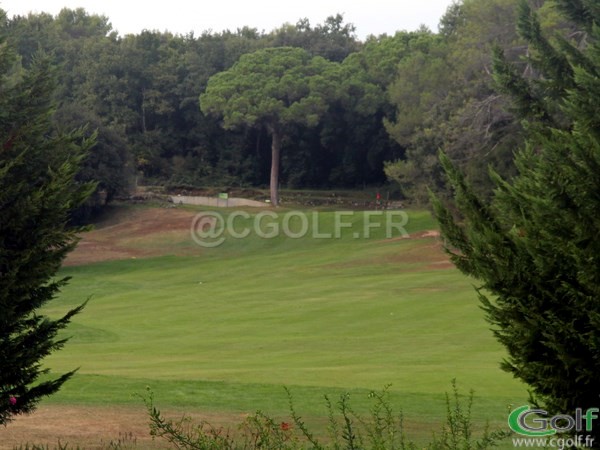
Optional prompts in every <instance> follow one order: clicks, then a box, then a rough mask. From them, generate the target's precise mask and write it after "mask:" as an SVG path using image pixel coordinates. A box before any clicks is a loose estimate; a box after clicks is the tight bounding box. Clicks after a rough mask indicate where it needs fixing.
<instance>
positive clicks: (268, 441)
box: [143, 381, 509, 450]
mask: <svg viewBox="0 0 600 450" xmlns="http://www.w3.org/2000/svg"><path fill="white" fill-rule="evenodd" d="M452 388H453V390H452V394H451V395H449V394H446V421H445V423H444V424H443V425H442V428H441V430H440V431H439V433H434V434H433V436H432V438H431V440H430V442H429V443H428V444H427V445H426V446H423V445H421V444H417V443H415V442H414V441H412V440H411V439H410V438H409V437H408V436H407V434H406V430H405V427H404V416H403V414H402V412H400V413H399V414H396V413H395V412H394V410H393V408H392V406H391V404H390V399H389V392H388V389H387V388H385V389H383V391H381V392H372V393H371V394H370V398H371V399H372V400H373V406H372V407H371V411H370V414H369V416H368V417H362V416H360V415H358V414H357V413H356V412H355V411H354V410H353V409H352V406H351V404H350V396H349V394H344V395H342V396H340V398H339V399H338V400H337V401H336V402H333V401H332V400H331V399H330V398H329V397H328V396H325V403H326V406H327V411H328V427H327V432H328V438H327V439H322V438H320V437H317V435H316V433H315V432H313V431H311V430H310V429H309V427H308V426H307V424H306V423H305V422H304V421H303V419H302V417H301V416H300V415H299V414H298V412H297V411H296V409H295V407H294V402H293V398H292V395H291V393H290V391H289V390H288V389H286V392H287V394H288V399H289V405H290V418H291V420H290V422H280V421H277V420H275V419H274V418H273V417H271V416H269V415H268V414H265V413H263V412H262V411H257V412H256V413H255V414H254V415H252V416H250V417H248V418H247V419H246V420H245V421H244V422H243V423H241V424H240V425H239V427H238V428H239V429H238V432H234V431H232V430H230V429H225V428H222V427H215V426H213V425H211V424H210V423H208V422H200V423H198V424H196V423H193V421H192V419H191V417H189V416H185V415H184V416H183V417H182V418H181V419H179V420H172V419H168V418H166V417H165V416H164V415H163V414H162V413H161V412H160V410H159V409H158V408H156V406H155V405H154V398H153V393H152V391H150V389H149V388H148V394H147V396H146V397H144V398H143V399H144V403H145V405H146V409H147V412H148V416H149V418H150V434H151V435H152V436H153V438H162V439H164V440H166V441H167V442H169V443H170V444H171V445H172V446H173V447H174V448H178V449H187V450H217V449H227V450H234V449H235V450H237V449H304V448H311V449H318V450H325V449H328V450H329V449H331V450H339V449H348V450H359V449H372V450H394V449H398V450H416V449H417V448H427V449H429V450H467V449H481V450H483V449H487V448H490V447H493V446H495V445H496V444H497V443H498V442H499V441H500V440H502V439H504V438H506V437H508V435H509V433H508V432H504V431H490V430H489V427H488V426H486V427H485V429H484V430H483V433H480V437H478V438H477V437H475V434H476V433H475V430H474V428H473V423H472V419H471V406H472V404H473V392H471V393H470V395H469V396H468V397H467V399H466V403H465V402H464V401H461V398H460V397H461V395H460V394H459V391H458V388H457V386H456V383H455V382H454V381H453V382H452Z"/></svg>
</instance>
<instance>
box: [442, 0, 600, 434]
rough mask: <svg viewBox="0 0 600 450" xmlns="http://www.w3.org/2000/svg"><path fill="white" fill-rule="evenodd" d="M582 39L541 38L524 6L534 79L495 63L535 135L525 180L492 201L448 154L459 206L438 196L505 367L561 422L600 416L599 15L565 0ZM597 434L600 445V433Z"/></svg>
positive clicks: (520, 159) (450, 245)
mask: <svg viewBox="0 0 600 450" xmlns="http://www.w3.org/2000/svg"><path fill="white" fill-rule="evenodd" d="M556 4H557V6H558V7H559V9H560V10H561V11H562V12H563V13H564V14H565V16H566V17H567V18H568V19H569V20H570V21H573V22H575V23H576V24H577V25H578V26H579V32H578V33H574V34H573V36H576V37H578V40H577V42H575V41H574V40H568V39H564V38H559V37H556V38H555V39H552V40H551V39H548V38H546V37H544V36H543V34H542V31H541V27H540V26H539V21H538V19H537V17H536V15H535V13H534V12H533V11H532V10H531V9H530V8H529V7H528V6H527V4H526V3H523V5H522V7H521V16H520V20H519V27H520V30H521V33H522V34H523V36H524V37H525V38H527V39H528V41H529V43H530V55H531V56H532V59H531V61H530V63H531V66H532V67H533V69H534V70H533V73H534V74H536V77H535V78H533V77H529V78H526V77H522V76H520V75H519V74H518V72H517V71H516V69H515V68H514V67H512V66H510V65H509V64H507V63H506V61H504V60H503V59H502V55H501V52H498V53H497V55H496V64H495V66H496V80H497V82H498V84H499V86H500V89H501V91H503V92H505V93H507V94H509V95H511V97H512V98H513V100H514V105H515V109H516V111H517V112H518V113H520V114H521V117H522V118H523V119H524V120H525V122H526V124H527V128H528V130H529V134H530V136H529V139H528V143H527V145H526V147H525V148H524V149H522V150H520V151H518V152H517V154H516V165H517V167H518V170H519V174H518V176H516V177H515V178H514V179H512V180H504V179H501V178H500V177H499V176H498V175H497V174H495V173H494V172H493V171H492V172H491V176H492V178H493V180H494V182H495V185H496V190H495V195H494V197H493V200H492V202H491V203H486V202H485V201H484V200H482V199H480V198H478V197H477V195H475V194H474V192H473V190H472V188H471V187H470V186H469V184H468V183H467V182H466V181H465V178H464V176H463V175H462V174H461V173H460V172H459V171H458V170H456V168H455V167H454V166H453V165H452V163H451V162H450V161H449V159H448V158H447V157H446V156H445V155H442V157H441V161H442V165H443V166H444V168H445V170H446V173H447V175H448V178H449V180H450V183H451V186H452V188H453V191H454V202H453V205H452V206H446V205H443V204H442V202H441V201H439V199H434V210H435V214H436V216H437V218H438V220H439V222H440V226H441V229H442V235H443V237H444V239H445V241H446V245H447V249H448V251H449V252H450V254H451V258H452V260H453V262H454V263H455V264H456V265H457V267H458V268H459V269H460V270H461V271H463V272H464V273H466V274H468V275H470V276H472V277H474V278H476V279H478V280H480V281H481V287H480V289H479V290H478V292H479V296H480V299H481V302H482V305H483V309H484V310H485V312H486V314H487V319H488V320H489V322H490V323H491V324H492V325H493V332H494V334H495V336H496V337H497V339H498V340H499V341H500V342H501V343H502V344H503V345H504V346H505V347H506V349H507V351H508V357H507V358H506V359H505V360H504V361H503V363H502V368H503V369H504V370H506V371H508V372H510V373H512V374H513V375H514V376H515V377H516V378H518V379H520V380H522V381H524V382H525V383H526V384H527V385H528V386H529V387H530V393H531V401H532V402H533V403H534V404H536V405H538V406H540V407H543V408H544V409H546V410H547V411H548V412H550V413H552V414H558V413H561V414H574V413H575V409H576V408H583V409H584V410H585V409H587V408H592V407H600V78H599V74H600V29H599V28H598V25H599V24H600V10H599V9H598V7H597V5H596V2H593V1H586V0H578V1H573V0H557V1H556ZM595 428H596V429H595V430H594V431H593V432H591V433H589V434H592V435H594V436H595V437H596V442H597V443H599V442H600V436H599V435H600V426H598V425H596V427H595Z"/></svg>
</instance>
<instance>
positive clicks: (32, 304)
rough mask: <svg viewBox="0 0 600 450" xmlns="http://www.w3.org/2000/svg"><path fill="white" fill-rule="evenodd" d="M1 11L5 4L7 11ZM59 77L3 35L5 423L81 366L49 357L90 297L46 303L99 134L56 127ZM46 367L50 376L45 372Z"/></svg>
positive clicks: (1, 411)
mask: <svg viewBox="0 0 600 450" xmlns="http://www.w3.org/2000/svg"><path fill="white" fill-rule="evenodd" d="M0 13H2V11H0ZM54 84H55V82H54V78H53V74H52V68H51V64H50V62H49V60H48V59H47V58H45V57H42V56H40V57H38V58H36V61H35V62H34V64H33V65H32V66H31V69H30V70H28V71H23V70H22V69H21V68H20V65H19V64H18V60H17V59H16V58H15V57H14V52H13V51H12V50H11V48H9V46H7V45H6V43H5V42H4V41H3V40H2V41H0V424H4V425H6V424H7V423H8V422H9V421H10V420H11V418H13V417H14V416H15V415H17V414H22V413H28V412H30V411H32V410H33V409H34V408H35V406H36V405H37V403H38V402H39V401H40V399H41V398H42V397H44V396H48V395H51V394H53V393H55V392H56V391H57V390H58V389H59V388H60V387H61V385H62V384H63V383H64V382H65V381H66V380H67V379H69V378H70V377H71V376H72V375H73V373H74V372H69V373H66V374H64V375H60V376H56V377H50V376H47V374H48V372H49V369H48V368H45V367H43V366H42V361H43V359H44V358H45V357H46V356H48V355H49V354H50V353H52V352H54V351H56V350H58V349H60V348H61V347H62V346H63V345H64V343H65V340H64V339H60V338H57V333H58V331H59V330H61V329H63V328H65V326H66V325H67V324H68V323H69V321H70V319H71V318H72V317H73V315H75V314H77V313H78V312H79V311H81V309H82V307H83V305H81V306H79V307H76V308H74V309H71V310H70V311H68V312H66V314H64V315H63V316H62V317H60V318H58V319H53V318H50V317H48V316H46V315H44V313H43V312H42V311H41V308H42V307H43V306H45V305H46V304H47V302H49V301H50V300H52V299H53V298H54V297H55V296H56V295H57V293H58V291H59V290H60V288H61V287H62V286H64V285H65V283H66V282H67V279H66V278H62V279H60V278H55V276H56V274H57V271H58V269H59V268H60V266H61V262H62V261H63V259H64V257H65V256H66V254H67V253H68V252H69V251H70V250H71V249H72V248H73V247H74V245H75V243H76V239H77V238H76V232H77V231H78V230H77V229H74V228H71V227H70V226H69V225H68V223H69V214H70V212H71V211H73V209H74V208H76V207H77V206H78V205H80V204H81V203H82V202H83V201H84V200H85V199H86V198H87V196H89V194H90V193H91V192H92V190H93V188H94V186H93V185H90V184H78V183H77V182H76V181H75V176H76V174H77V170H78V168H79V165H80V163H81V161H82V159H83V158H84V156H85V154H86V152H87V150H88V149H89V148H90V146H91V145H92V144H93V138H92V139H84V138H83V137H82V136H83V135H82V133H80V132H73V133H70V134H63V135H59V134H55V133H53V132H52V124H51V118H52V112H53V104H52V95H53V90H54ZM41 375H45V376H44V377H43V380H40V376H41Z"/></svg>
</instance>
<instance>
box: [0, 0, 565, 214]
mask: <svg viewBox="0 0 600 450" xmlns="http://www.w3.org/2000/svg"><path fill="white" fill-rule="evenodd" d="M517 3H518V0H486V1H484V0H464V1H463V2H461V3H456V4H454V5H453V6H451V7H450V8H449V9H448V11H447V13H446V14H445V15H444V16H443V17H442V18H441V21H440V30H439V32H438V33H434V32H432V31H430V30H428V29H425V28H422V29H419V30H416V31H400V32H398V33H396V34H395V35H394V36H388V35H382V36H370V37H369V38H367V39H366V40H365V41H364V42H361V41H359V40H358V39H357V37H356V35H355V29H354V27H353V26H352V25H351V24H347V23H344V20H343V17H342V16H341V15H336V16H331V17H329V18H327V19H326V20H325V21H324V22H323V23H322V24H318V25H314V26H313V25H312V24H310V22H309V21H308V20H306V19H303V20H299V21H298V22H297V23H296V24H295V25H292V24H285V25H283V26H281V27H280V28H277V29H275V30H273V31H271V32H269V33H265V32H259V31H258V30H257V29H255V28H250V27H244V28H241V29H238V30H236V31H223V32H209V31H207V32H204V33H202V34H201V35H200V36H195V35H193V34H192V33H190V34H187V35H173V34H171V33H168V32H158V31H149V30H145V31H142V32H141V33H139V34H136V35H133V34H132V35H125V36H120V35H118V34H117V33H116V32H114V31H112V27H111V24H110V21H109V18H107V17H104V16H97V15H91V14H88V13H87V12H86V11H85V10H83V9H76V10H71V9H63V10H62V11H61V12H60V13H59V14H58V15H57V16H56V17H53V16H51V15H49V14H45V13H40V14H29V15H28V16H14V17H12V18H5V19H4V20H3V21H2V23H1V28H2V31H3V32H4V33H5V34H6V35H7V36H8V41H9V42H8V43H9V44H10V45H12V46H14V48H16V50H17V52H18V54H19V55H20V64H21V65H22V67H23V68H24V69H27V68H28V67H30V65H31V64H32V61H34V59H35V55H36V54H38V53H40V52H43V53H46V54H49V55H51V57H52V58H53V61H54V64H55V65H56V67H57V68H58V69H57V70H58V71H59V80H60V86H59V89H58V91H57V94H56V100H57V102H58V105H59V108H58V111H57V114H56V115H55V122H56V127H57V128H58V129H71V128H73V127H78V126H82V125H87V130H88V133H92V132H97V145H96V146H95V147H94V149H93V150H92V153H91V155H90V157H89V158H88V159H87V160H86V162H85V165H84V167H83V169H82V170H81V172H80V174H79V177H80V181H88V180H96V181H98V182H99V185H98V192H97V194H96V196H95V199H96V200H95V202H96V203H101V202H102V201H105V200H110V199H111V198H113V197H114V196H115V195H117V194H119V193H122V192H124V191H125V190H126V189H127V188H128V187H130V186H131V185H132V184H133V183H134V182H135V180H136V179H139V178H140V177H142V178H143V179H144V182H145V183H161V184H170V185H177V186H207V185H218V186H266V185H268V184H269V180H270V174H271V170H270V169H271V154H272V148H271V147H272V146H271V143H272V142H271V136H272V132H271V131H270V129H269V125H268V124H265V123H262V122H260V123H256V124H255V126H253V127H244V128H236V129H233V130H230V129H224V128H223V127H222V126H221V125H222V123H221V121H222V118H221V117H219V116H218V115H215V116H212V115H210V114H205V113H204V112H203V111H202V110H201V109H200V107H199V102H198V99H199V96H200V95H201V94H203V93H204V92H205V91H206V88H207V86H208V85H209V79H210V78H211V77H212V76H213V75H216V74H218V73H220V72H223V71H225V70H227V69H230V68H231V67H232V66H233V65H234V64H235V63H236V62H237V61H238V60H240V57H241V56H242V55H245V54H249V53H253V52H256V51H259V50H265V49H268V48H273V47H276V48H277V47H280V48H289V47H295V48H300V49H302V50H303V51H305V52H306V54H307V55H310V57H320V58H322V59H323V60H324V61H327V62H329V63H331V64H333V65H335V72H336V74H335V77H336V78H335V80H336V83H334V84H332V85H331V86H330V87H331V90H332V92H329V93H327V95H326V97H327V104H326V105H325V106H326V107H325V108H323V110H322V111H321V112H320V113H319V115H318V116H319V119H318V120H317V121H312V120H308V121H307V120H304V121H295V122H294V123H291V122H290V123H289V124H288V126H287V129H286V133H285V135H282V140H281V143H280V145H281V156H280V158H281V169H280V173H279V178H278V183H279V184H280V185H282V186H287V187H294V188H301V187H321V188H332V187H348V188H353V187H363V186H368V185H381V184H383V183H385V182H386V180H388V179H390V180H394V181H395V182H397V183H398V184H397V185H398V187H399V189H398V191H399V193H400V195H402V196H404V197H407V198H409V199H410V200H412V201H417V202H418V201H421V200H423V199H424V198H425V197H426V186H430V187H433V188H434V189H443V187H444V184H443V181H442V177H441V169H440V168H439V164H438V163H437V159H436V157H435V155H436V153H437V151H438V150H439V149H440V148H444V149H445V150H446V152H447V154H448V155H449V156H450V157H451V158H452V159H453V160H454V161H457V162H458V164H459V165H460V166H461V167H464V168H465V169H466V171H467V173H468V174H469V176H470V177H472V178H473V179H474V180H475V181H476V184H477V186H478V187H479V188H480V189H481V190H484V191H485V190H486V189H487V188H488V187H489V182H487V181H486V180H485V178H484V177H481V173H482V170H481V169H482V168H483V167H485V166H487V165H488V164H492V165H493V166H494V167H496V169H497V170H498V171H499V172H500V173H502V174H509V173H511V171H512V170H513V168H512V167H513V166H512V151H513V150H514V148H515V147H516V146H518V145H519V144H520V142H522V139H523V138H522V130H521V125H520V122H519V120H517V119H515V116H514V115H513V114H512V113H511V111H510V109H509V108H507V105H506V100H505V99H504V98H503V97H502V96H500V95H498V94H497V92H495V91H494V89H493V80H492V76H491V72H492V71H491V56H490V55H491V53H492V52H491V49H492V47H493V46H494V45H496V46H499V47H501V48H502V49H504V51H505V55H507V58H508V60H509V61H513V62H515V63H517V64H521V65H522V66H523V67H521V68H522V69H523V70H526V64H525V63H521V62H520V60H519V58H520V56H522V55H523V54H524V52H525V51H526V46H525V45H524V42H523V40H522V38H521V37H519V35H518V33H517V32H516V29H515V25H514V24H515V17H516V10H517ZM537 3H538V5H537V6H541V8H542V11H545V10H547V12H545V13H544V12H542V15H541V17H542V18H544V20H545V23H544V26H546V27H560V26H563V24H560V23H559V20H558V19H557V18H556V17H555V15H554V14H553V12H552V10H551V8H549V7H547V6H546V4H545V2H543V1H538V2H537ZM309 122H310V123H309ZM312 122H314V123H312ZM384 165H385V170H384Z"/></svg>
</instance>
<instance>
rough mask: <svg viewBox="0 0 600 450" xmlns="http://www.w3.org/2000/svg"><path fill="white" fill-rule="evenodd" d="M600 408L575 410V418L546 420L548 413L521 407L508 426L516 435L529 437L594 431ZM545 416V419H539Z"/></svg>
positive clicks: (510, 418) (514, 412)
mask: <svg viewBox="0 0 600 450" xmlns="http://www.w3.org/2000/svg"><path fill="white" fill-rule="evenodd" d="M599 411H600V409H598V408H590V409H588V410H586V411H585V414H584V411H583V410H582V409H581V408H577V409H575V416H569V415H567V414H558V415H556V416H554V417H550V418H546V417H547V416H548V411H545V410H543V409H531V408H530V407H529V405H525V406H521V407H519V408H517V409H515V410H514V411H512V412H511V413H510V415H509V416H508V426H509V428H510V429H511V430H512V431H514V432H515V433H519V434H521V435H523V436H529V437H541V436H550V435H553V434H556V433H565V432H572V431H576V432H581V431H588V432H589V431H592V428H593V421H594V419H597V418H598V412H599ZM538 416H544V417H538Z"/></svg>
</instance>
